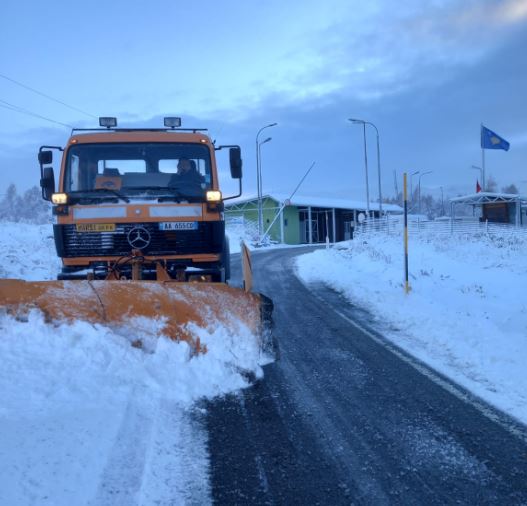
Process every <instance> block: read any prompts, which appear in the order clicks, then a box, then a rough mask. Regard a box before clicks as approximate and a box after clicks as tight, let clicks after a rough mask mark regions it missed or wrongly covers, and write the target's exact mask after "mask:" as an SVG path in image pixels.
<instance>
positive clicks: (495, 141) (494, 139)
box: [481, 125, 510, 151]
mask: <svg viewBox="0 0 527 506" xmlns="http://www.w3.org/2000/svg"><path fill="white" fill-rule="evenodd" d="M509 148H510V144H509V143H508V142H507V141H506V140H505V139H504V138H503V137H500V136H499V135H498V134H497V133H495V132H493V131H492V130H489V129H488V128H487V127H484V126H483V125H481V149H504V150H505V151H509Z"/></svg>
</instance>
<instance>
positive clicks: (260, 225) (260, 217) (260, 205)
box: [258, 137, 272, 239]
mask: <svg viewBox="0 0 527 506" xmlns="http://www.w3.org/2000/svg"><path fill="white" fill-rule="evenodd" d="M271 140H272V137H267V139H265V140H264V141H262V142H259V143H258V158H259V160H260V178H259V180H258V195H260V200H259V201H258V228H259V229H260V230H261V231H262V234H263V233H264V232H265V230H264V225H263V184H262V144H265V143H266V142H270V141H271ZM261 238H262V236H261V235H260V236H259V237H258V239H261Z"/></svg>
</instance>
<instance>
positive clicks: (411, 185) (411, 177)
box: [410, 170, 420, 209]
mask: <svg viewBox="0 0 527 506" xmlns="http://www.w3.org/2000/svg"><path fill="white" fill-rule="evenodd" d="M419 172H420V171H418V170H416V171H415V172H412V173H411V174H410V198H411V199H412V209H413V208H414V187H413V184H412V180H413V177H414V176H415V175H416V174H419Z"/></svg>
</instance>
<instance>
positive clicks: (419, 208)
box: [417, 170, 433, 214]
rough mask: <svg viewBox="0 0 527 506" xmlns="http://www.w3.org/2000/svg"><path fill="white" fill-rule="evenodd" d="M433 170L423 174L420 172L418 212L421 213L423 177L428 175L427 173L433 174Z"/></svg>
mask: <svg viewBox="0 0 527 506" xmlns="http://www.w3.org/2000/svg"><path fill="white" fill-rule="evenodd" d="M432 172H433V171H431V170H428V171H426V172H423V173H422V174H419V206H418V208H417V209H418V213H419V214H421V178H422V177H423V176H426V175H427V174H432Z"/></svg>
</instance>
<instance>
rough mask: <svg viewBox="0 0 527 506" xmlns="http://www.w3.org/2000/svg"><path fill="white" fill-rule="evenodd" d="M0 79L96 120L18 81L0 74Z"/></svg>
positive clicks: (80, 110) (87, 113) (92, 116)
mask: <svg viewBox="0 0 527 506" xmlns="http://www.w3.org/2000/svg"><path fill="white" fill-rule="evenodd" d="M0 77H1V78H2V79H5V80H6V81H11V82H12V83H14V84H16V85H18V86H21V87H22V88H25V89H26V90H29V91H32V92H33V93H36V94H37V95H41V96H42V97H45V98H47V99H48V100H52V101H53V102H57V103H58V104H61V105H63V106H65V107H68V108H69V109H72V110H74V111H77V112H80V113H82V114H85V115H86V116H90V118H95V119H97V116H94V115H93V114H90V113H89V112H86V111H83V110H82V109H79V108H78V107H74V106H72V105H69V104H66V102H63V101H62V100H59V99H57V98H53V97H50V96H49V95H46V94H45V93H42V92H41V91H38V90H35V88H31V86H27V85H26V84H22V83H20V82H18V81H15V80H14V79H11V78H10V77H7V76H5V75H3V74H0Z"/></svg>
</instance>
